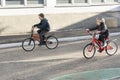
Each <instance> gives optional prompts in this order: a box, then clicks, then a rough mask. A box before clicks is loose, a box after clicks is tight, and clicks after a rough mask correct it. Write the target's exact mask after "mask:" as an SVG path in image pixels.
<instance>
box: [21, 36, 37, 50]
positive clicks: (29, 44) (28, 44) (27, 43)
mask: <svg viewBox="0 0 120 80" xmlns="http://www.w3.org/2000/svg"><path fill="white" fill-rule="evenodd" d="M22 48H23V50H25V51H32V50H33V49H34V48H35V41H34V39H32V38H27V39H25V40H23V41H22Z"/></svg>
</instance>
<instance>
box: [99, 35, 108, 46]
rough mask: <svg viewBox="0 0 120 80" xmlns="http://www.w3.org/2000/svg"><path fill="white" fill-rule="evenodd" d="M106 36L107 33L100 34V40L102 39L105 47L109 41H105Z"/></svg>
mask: <svg viewBox="0 0 120 80" xmlns="http://www.w3.org/2000/svg"><path fill="white" fill-rule="evenodd" d="M105 36H106V35H105V34H101V35H99V40H100V41H102V43H103V47H106V46H107V43H106V41H105Z"/></svg>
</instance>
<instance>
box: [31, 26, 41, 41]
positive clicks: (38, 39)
mask: <svg viewBox="0 0 120 80" xmlns="http://www.w3.org/2000/svg"><path fill="white" fill-rule="evenodd" d="M31 38H32V39H34V40H36V41H38V42H40V38H39V36H38V35H37V34H34V27H32V29H31Z"/></svg>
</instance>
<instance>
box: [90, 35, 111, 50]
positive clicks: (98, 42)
mask: <svg viewBox="0 0 120 80" xmlns="http://www.w3.org/2000/svg"><path fill="white" fill-rule="evenodd" d="M89 34H90V35H92V41H91V44H92V46H91V47H90V48H89V50H88V51H89V52H91V51H92V50H93V48H94V46H95V44H97V46H98V48H99V50H100V51H103V50H104V49H113V47H112V46H111V45H107V47H105V48H104V47H103V46H101V44H102V42H101V41H100V40H98V39H97V38H96V37H95V36H96V34H91V33H89ZM106 41H109V38H106Z"/></svg>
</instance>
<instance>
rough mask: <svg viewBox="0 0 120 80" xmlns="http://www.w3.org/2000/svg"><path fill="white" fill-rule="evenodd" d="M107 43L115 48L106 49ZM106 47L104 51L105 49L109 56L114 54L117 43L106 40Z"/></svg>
mask: <svg viewBox="0 0 120 80" xmlns="http://www.w3.org/2000/svg"><path fill="white" fill-rule="evenodd" d="M109 45H110V46H111V47H112V48H115V50H113V49H108V48H107V47H108V46H109ZM107 47H106V49H105V51H106V53H107V55H109V56H112V55H114V54H115V53H116V52H117V50H118V45H117V44H116V42H114V41H108V44H107ZM110 50H111V51H110ZM109 51H110V52H109Z"/></svg>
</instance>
